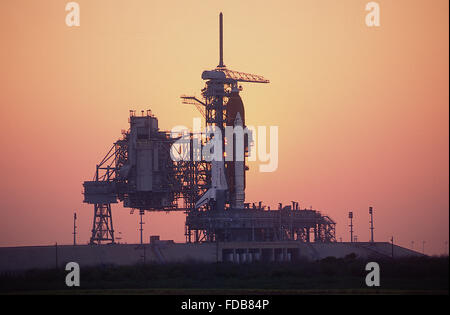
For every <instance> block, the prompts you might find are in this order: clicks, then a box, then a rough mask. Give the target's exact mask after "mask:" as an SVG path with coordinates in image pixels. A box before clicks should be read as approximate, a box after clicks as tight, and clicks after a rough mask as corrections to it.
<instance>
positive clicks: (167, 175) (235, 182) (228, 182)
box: [83, 14, 336, 244]
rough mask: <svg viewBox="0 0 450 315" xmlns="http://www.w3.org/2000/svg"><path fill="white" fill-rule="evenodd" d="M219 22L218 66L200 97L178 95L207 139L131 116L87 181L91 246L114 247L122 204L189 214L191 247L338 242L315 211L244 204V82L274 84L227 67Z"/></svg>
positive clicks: (248, 136)
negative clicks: (115, 215)
mask: <svg viewBox="0 0 450 315" xmlns="http://www.w3.org/2000/svg"><path fill="white" fill-rule="evenodd" d="M222 19H223V18H222V14H220V20H219V27H220V31H219V39H220V40H219V43H220V44H219V65H218V66H217V67H216V68H214V69H212V70H206V71H203V73H202V79H203V80H205V81H206V82H205V87H204V88H203V89H202V92H201V95H202V97H201V98H200V99H199V98H197V97H195V96H186V95H183V96H181V99H182V101H183V103H185V104H193V105H195V106H196V107H197V109H198V110H199V112H200V113H201V114H202V116H203V118H204V122H205V130H206V136H205V137H203V138H198V137H197V135H196V134H195V133H194V132H189V133H184V134H176V135H175V134H174V133H173V132H172V133H171V132H169V131H161V130H159V128H158V119H157V118H156V117H155V116H154V115H153V114H152V113H151V111H149V110H148V111H146V112H144V111H142V112H141V115H136V112H135V111H130V118H129V123H130V128H129V130H128V131H123V132H122V138H121V139H119V140H118V141H116V142H115V143H114V145H113V146H112V148H111V149H110V151H109V152H108V153H107V154H106V156H105V157H104V158H103V160H102V161H101V162H100V163H99V164H98V165H97V167H96V172H95V176H94V179H93V180H92V181H86V182H84V184H83V186H84V202H85V203H88V204H92V205H93V206H94V220H93V228H92V236H91V240H90V242H91V244H101V243H115V238H114V229H113V223H112V213H111V204H113V203H117V202H119V201H120V202H123V206H124V207H126V208H131V209H136V210H139V212H140V214H141V215H142V214H143V213H144V212H145V211H184V212H185V213H186V226H185V236H186V242H187V243H192V242H194V243H199V242H236V241H244V242H265V241H268V242H273V241H286V240H290V241H299V242H305V243H309V242H335V241H336V237H335V225H336V224H335V222H334V221H333V220H332V219H331V218H330V217H328V216H326V215H322V214H321V213H320V212H318V211H316V210H312V209H300V208H299V206H298V203H297V202H292V205H287V206H286V205H285V206H283V205H282V204H281V203H279V206H278V209H270V207H266V206H264V205H263V204H262V202H258V203H257V204H255V203H253V204H250V203H246V202H245V186H246V180H245V177H246V176H245V173H246V171H248V169H249V168H248V166H247V165H246V160H247V158H248V157H249V147H251V145H252V141H253V139H252V132H251V131H249V130H248V129H247V128H246V125H245V110H244V104H243V102H242V99H241V97H240V92H241V91H242V86H240V83H241V82H245V83H264V84H266V83H269V80H267V79H266V78H264V77H263V76H260V75H254V74H248V73H244V72H239V71H234V70H230V69H228V68H227V67H226V66H225V65H224V61H223V21H222ZM229 128H232V129H233V133H232V134H231V135H230V134H229V133H227V132H226V130H228V129H229ZM198 142H200V146H198V145H196V144H199V143H198ZM211 142H213V143H214V144H215V145H213V146H211V147H210V149H209V152H208V153H209V154H210V158H204V155H203V154H199V152H198V151H199V150H202V149H201V148H202V147H204V146H205V145H206V146H207V145H208V144H209V143H211ZM199 148H200V149H199ZM227 148H228V149H230V148H231V152H233V154H232V158H231V159H230V154H227V155H226V158H225V154H224V152H226V151H227V150H226V149H227ZM201 153H203V152H201ZM174 155H175V156H177V157H181V158H174ZM198 156H200V157H201V158H196V157H198ZM141 242H142V237H141Z"/></svg>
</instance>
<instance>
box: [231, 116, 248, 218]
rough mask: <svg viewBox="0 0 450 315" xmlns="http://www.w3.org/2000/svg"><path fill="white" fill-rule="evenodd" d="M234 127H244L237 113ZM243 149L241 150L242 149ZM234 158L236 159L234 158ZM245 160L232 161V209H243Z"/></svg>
mask: <svg viewBox="0 0 450 315" xmlns="http://www.w3.org/2000/svg"><path fill="white" fill-rule="evenodd" d="M234 126H235V127H236V126H241V127H244V124H243V122H242V119H241V115H240V113H239V112H238V113H237V114H236V119H235V121H234ZM242 149H243V148H242ZM235 158H236V157H235ZM244 168H245V159H244V160H243V161H238V160H235V161H234V196H233V198H232V200H233V201H234V204H233V207H234V208H238V209H243V208H244V201H245V187H244V185H245V184H244V180H245V170H244Z"/></svg>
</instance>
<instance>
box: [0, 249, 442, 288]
mask: <svg viewBox="0 0 450 315" xmlns="http://www.w3.org/2000/svg"><path fill="white" fill-rule="evenodd" d="M367 262H368V261H366V260H362V259H358V258H356V257H354V256H352V255H350V256H348V257H346V258H343V259H336V258H331V257H330V258H326V259H323V260H320V261H315V262H311V261H298V262H295V263H252V264H242V265H235V264H229V263H218V264H205V263H196V262H191V263H182V264H181V263H179V264H146V265H135V266H120V267H119V266H101V267H83V266H80V267H81V272H80V282H81V283H80V284H81V285H80V287H77V288H75V287H71V288H69V287H67V286H66V285H65V277H66V275H67V273H68V271H65V270H64V269H61V270H30V271H27V272H24V273H20V274H19V273H15V274H2V275H0V293H3V294H4V293H31V292H33V293H144V294H214V293H217V294H221V293H225V294H240V293H246V294H255V293H256V294H258V293H260V294H298V293H308V292H309V293H374V292H379V293H418V292H419V293H420V292H422V293H445V294H448V271H449V260H448V257H427V258H407V259H396V260H377V262H378V263H379V265H380V275H381V277H380V279H381V286H380V287H378V288H373V287H372V288H368V287H367V286H366V285H365V277H366V275H367V273H368V271H366V270H365V266H366V263H367Z"/></svg>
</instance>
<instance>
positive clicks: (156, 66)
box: [0, 0, 449, 254]
mask: <svg viewBox="0 0 450 315" xmlns="http://www.w3.org/2000/svg"><path fill="white" fill-rule="evenodd" d="M67 2H68V1H62V0H41V1H32V0H29V1H25V0H2V1H1V2H0V34H1V35H0V36H1V37H0V38H1V49H0V104H1V106H0V147H1V155H0V174H1V175H2V180H1V181H0V246H13V245H38V244H54V243H55V242H58V244H70V243H71V242H72V216H73V212H74V210H76V211H77V214H78V232H79V235H78V242H79V243H87V242H88V240H89V237H90V231H91V229H92V217H93V206H91V205H86V204H83V203H82V200H83V196H82V194H81V192H82V182H83V181H84V180H91V179H92V177H93V174H94V170H95V165H96V164H97V163H98V162H99V161H100V160H101V158H103V156H104V154H105V153H106V152H107V151H108V149H109V148H110V146H111V145H112V143H113V142H114V141H115V140H117V139H118V138H119V137H120V131H121V129H127V128H128V115H129V112H128V111H129V109H136V110H138V111H140V110H141V109H151V110H152V111H153V113H154V114H155V115H156V116H157V117H158V119H159V125H160V128H161V129H163V130H170V129H171V128H172V127H173V126H175V125H185V126H188V127H191V126H192V118H193V117H198V116H199V114H198V112H197V111H196V109H195V107H194V106H190V105H183V104H181V102H180V99H179V96H180V95H181V94H185V93H186V94H196V95H197V96H199V95H200V89H201V88H202V87H203V84H204V83H203V81H202V80H201V77H200V75H201V72H202V71H203V70H206V69H212V68H214V67H215V66H216V65H217V64H218V14H219V12H221V11H222V12H223V13H224V42H225V43H224V44H225V48H224V56H225V64H226V65H227V66H228V67H229V68H230V69H233V70H238V71H244V72H250V73H255V74H261V75H264V76H265V77H267V78H268V79H270V81H271V83H270V84H267V85H258V84H248V83H247V84H245V83H244V84H242V85H243V88H244V90H243V92H242V93H241V96H242V99H243V101H244V104H245V108H246V115H245V116H246V123H247V125H255V126H258V125H265V126H270V125H274V126H279V167H278V170H277V171H276V172H273V173H259V172H258V163H253V162H252V163H250V171H249V172H248V173H247V191H246V199H247V201H249V202H253V201H259V200H262V201H263V202H264V203H265V204H267V205H271V206H272V207H276V205H277V204H278V202H283V203H289V202H290V201H291V200H298V201H299V202H300V206H301V207H308V208H309V207H310V206H312V207H313V208H315V209H318V210H320V211H321V212H323V213H325V214H328V215H329V216H331V217H332V218H333V219H334V220H335V221H336V222H337V227H336V228H337V238H338V240H339V238H340V237H342V238H343V240H344V241H348V240H349V232H348V230H349V228H348V219H347V215H348V211H353V212H354V215H355V219H354V224H355V234H356V235H357V236H358V240H359V241H367V240H369V216H368V207H369V206H373V207H374V212H375V240H376V241H389V239H390V237H391V235H394V238H395V242H396V243H397V244H399V245H402V246H405V247H408V248H411V242H412V241H414V242H415V245H414V246H415V249H416V250H420V251H421V250H422V242H423V241H425V242H426V243H425V252H426V253H428V254H442V253H444V252H445V251H446V249H445V242H446V241H448V234H449V168H448V163H449V145H448V141H449V133H448V129H449V118H448V115H449V88H448V84H449V72H448V71H449V70H448V69H449V42H448V36H449V34H448V25H449V16H448V12H449V2H448V1H447V0H433V1H426V0H395V1H392V0H389V1H388V0H378V1H377V2H378V3H379V4H380V9H381V11H380V13H381V26H380V27H379V28H369V27H367V26H366V25H365V15H366V14H367V12H366V11H365V5H366V3H367V2H369V1H367V0H365V1H361V0H339V1H338V0H322V1H317V0H294V1H285V0H279V1H261V0H260V1H253V0H246V1H234V0H228V1H192V0H184V1H149V0H145V1H144V0H141V1H138V0H130V1H119V0H117V1H113V0H107V1H106V0H79V1H77V2H78V3H79V5H80V9H81V12H80V13H81V19H80V22H81V25H80V26H79V27H68V26H67V25H66V24H65V18H66V14H67V12H66V11H65V5H66V3H67ZM113 217H114V227H115V231H116V237H122V240H121V241H122V242H128V243H134V242H138V240H139V231H138V220H139V216H138V214H137V212H135V214H133V215H131V214H130V213H129V209H124V208H122V207H121V206H120V205H113ZM145 223H146V224H145V231H144V234H145V238H146V240H147V239H148V236H149V235H160V236H161V238H162V239H173V240H175V241H180V242H181V241H184V214H183V213H174V214H166V213H164V212H163V213H151V214H146V215H145ZM118 232H121V234H118Z"/></svg>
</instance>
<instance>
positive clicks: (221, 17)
mask: <svg viewBox="0 0 450 315" xmlns="http://www.w3.org/2000/svg"><path fill="white" fill-rule="evenodd" d="M217 67H218V68H225V65H224V64H223V14H222V12H220V14H219V65H218V66H217Z"/></svg>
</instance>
